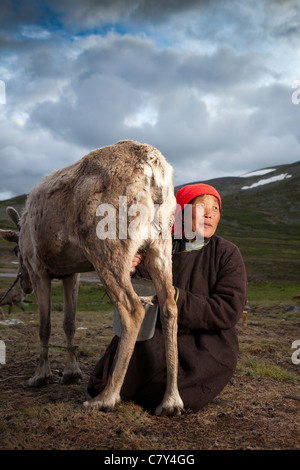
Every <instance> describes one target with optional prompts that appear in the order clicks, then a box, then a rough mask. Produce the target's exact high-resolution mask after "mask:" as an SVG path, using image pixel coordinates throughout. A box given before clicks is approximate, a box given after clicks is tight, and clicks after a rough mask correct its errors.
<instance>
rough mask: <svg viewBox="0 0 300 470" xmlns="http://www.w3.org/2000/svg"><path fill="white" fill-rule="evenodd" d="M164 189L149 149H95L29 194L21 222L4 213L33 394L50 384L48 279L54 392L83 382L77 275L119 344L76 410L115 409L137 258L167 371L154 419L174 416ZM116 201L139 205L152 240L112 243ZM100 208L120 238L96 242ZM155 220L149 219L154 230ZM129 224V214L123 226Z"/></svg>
mask: <svg viewBox="0 0 300 470" xmlns="http://www.w3.org/2000/svg"><path fill="white" fill-rule="evenodd" d="M172 179H173V170H172V167H171V166H170V165H169V164H168V163H167V161H166V160H165V158H164V157H163V155H162V154H161V153H160V152H159V151H158V150H157V149H156V148H154V147H152V146H150V145H147V144H140V143H138V142H134V141H129V140H125V141H120V142H118V143H117V144H114V145H111V146H107V147H102V148H99V149H96V150H94V151H92V152H90V153H89V154H88V155H86V156H84V157H83V158H82V159H80V160H79V161H77V162H76V163H74V164H72V165H70V166H67V167H66V168H64V169H62V170H56V171H54V172H53V173H51V174H50V175H48V176H46V177H45V178H44V179H43V180H42V181H41V182H40V183H39V184H38V185H37V186H36V187H35V188H33V189H32V190H31V191H30V193H29V195H28V198H27V201H26V206H25V209H24V211H23V213H22V216H21V218H19V216H18V214H17V213H16V212H15V211H12V210H11V209H10V212H14V215H13V217H14V219H15V222H16V225H17V226H18V228H19V235H18V234H17V233H16V232H11V231H1V232H0V235H1V236H2V237H3V238H6V239H10V240H11V241H16V238H18V246H19V250H20V253H19V263H20V273H21V282H22V283H23V288H24V289H27V290H30V287H28V282H29V281H30V283H31V284H32V288H33V290H34V293H35V296H36V298H37V302H38V306H39V312H40V359H39V364H38V367H37V369H36V372H35V374H34V376H33V377H31V378H29V379H28V380H27V382H26V385H28V386H40V385H43V384H46V383H48V382H51V380H52V374H51V370H50V366H49V363H48V345H49V337H50V329H51V326H50V324H51V322H50V316H51V303H50V297H51V280H52V279H54V278H55V279H62V282H63V288H64V322H63V328H64V332H65V336H66V342H67V362H66V366H65V369H64V372H63V377H62V383H64V384H69V383H78V382H80V380H81V378H82V375H81V371H80V368H79V365H78V363H77V361H76V357H75V352H74V333H75V312H76V301H77V294H78V287H79V278H80V273H81V272H88V271H94V270H95V271H96V272H97V275H98V276H99V279H100V281H101V283H102V284H103V286H104V287H105V289H106V292H107V293H108V295H109V297H110V298H111V299H112V301H113V302H114V304H115V306H116V308H117V310H118V313H119V316H120V323H121V335H120V341H119V345H118V349H117V352H116V357H115V360H114V363H113V366H112V370H111V373H110V376H109V379H108V382H107V385H106V387H105V388H104V390H103V391H102V392H101V393H100V394H99V395H98V396H96V397H94V398H93V399H91V400H88V401H86V402H84V403H83V406H84V408H87V409H89V408H96V409H101V410H105V411H107V410H112V409H113V408H114V406H115V405H116V404H117V403H118V402H120V400H121V398H120V390H121V386H122V384H123V381H124V378H125V374H126V371H127V368H128V364H129V361H130V358H131V355H132V352H133V349H134V346H135V342H136V338H137V335H138V332H139V329H140V326H141V323H142V321H143V318H144V315H145V311H144V307H143V306H142V304H141V302H140V300H139V298H138V296H137V294H136V293H135V291H134V289H133V287H132V283H131V276H130V272H131V267H132V259H133V257H134V255H135V254H136V253H137V252H139V251H144V252H145V253H146V254H145V260H144V262H145V265H146V267H147V269H148V271H149V273H150V276H151V278H152V280H153V283H154V286H155V289H156V294H157V298H158V302H159V305H160V316H161V321H162V326H163V332H164V337H165V349H166V363H167V383H166V389H165V394H164V397H163V400H162V403H161V404H160V405H159V406H158V407H157V409H156V411H155V413H156V414H157V415H162V414H167V415H179V414H180V413H181V411H182V410H183V402H182V400H181V397H180V395H179V392H178V387H177V372H178V356H177V306H176V303H175V300H174V297H173V294H172V266H171V249H172V246H171V244H172V242H171V236H164V234H163V224H162V222H161V220H162V218H163V219H164V220H168V226H169V228H170V227H171V225H172V222H173V214H174V210H175V205H176V200H175V197H174V188H173V182H172ZM120 197H126V198H127V199H126V201H127V205H128V206H129V207H134V205H135V204H138V205H142V207H145V208H147V209H148V214H149V217H148V222H150V224H151V226H152V228H153V227H154V228H155V229H156V231H155V230H154V234H153V231H151V230H149V231H148V233H147V234H144V236H143V237H128V236H127V237H125V236H124V234H123V235H122V237H120V231H123V232H124V226H123V227H122V226H121V222H120V221H121V214H120V204H119V202H120ZM103 207H104V208H105V207H113V208H114V209H115V214H116V228H117V229H118V230H119V231H118V234H119V236H116V237H109V236H107V237H106V236H105V233H104V234H103V233H102V234H100V235H99V226H98V224H99V215H104V214H103V213H102V212H101V210H102V209H103ZM99 208H100V209H99ZM105 213H107V212H105ZM153 214H156V218H155V220H154V215H153ZM123 215H124V214H123ZM11 216H12V214H11ZM133 219H134V217H133V216H132V214H131V216H130V217H128V220H127V224H128V225H129V223H130V222H131V221H132V220H133ZM101 220H102V221H103V219H101ZM126 227H127V226H126ZM9 232H10V233H9ZM169 233H170V232H169Z"/></svg>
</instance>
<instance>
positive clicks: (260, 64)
mask: <svg viewBox="0 0 300 470" xmlns="http://www.w3.org/2000/svg"><path fill="white" fill-rule="evenodd" d="M299 24H300V6H299V1H298V0H295V1H294V0H281V1H280V0H243V1H240V0H232V1H231V0H226V1H224V0H223V1H221V0H207V1H205V0H184V1H182V0H164V1H161V0H109V1H108V0H105V1H103V0H100V1H99V0H85V1H80V0H45V1H39V0H1V4H0V199H6V198H8V197H11V196H13V195H19V194H23V193H26V192H28V191H29V190H30V188H31V187H32V186H34V185H35V184H36V183H37V182H39V181H40V179H41V178H42V177H43V176H44V175H45V174H48V173H50V172H51V171H53V170H54V169H57V168H62V167H64V166H66V165H68V164H70V163H73V162H74V161H76V160H78V159H79V158H81V157H82V156H83V155H85V154H86V153H88V152H89V151H90V150H92V149H94V148H97V147H102V146H104V145H110V144H112V143H114V142H117V141H118V140H122V139H133V140H138V141H140V142H147V143H149V144H152V145H154V146H156V147H157V148H158V149H159V150H160V151H161V152H162V153H163V154H164V155H165V157H166V158H167V159H168V161H169V162H170V163H171V164H172V165H173V167H174V184H175V185H178V184H183V183H188V182H193V181H201V180H202V181H204V180H207V179H210V178H215V177H221V176H232V175H233V176H239V175H241V174H243V173H246V172H248V171H251V170H255V169H258V168H263V167H268V166H273V165H276V164H282V163H292V162H295V161H299V160H300V126H299V118H300V104H297V102H298V101H300V70H299V64H300V29H299ZM293 87H294V88H293ZM293 97H294V99H292V98H293ZM293 101H294V103H293Z"/></svg>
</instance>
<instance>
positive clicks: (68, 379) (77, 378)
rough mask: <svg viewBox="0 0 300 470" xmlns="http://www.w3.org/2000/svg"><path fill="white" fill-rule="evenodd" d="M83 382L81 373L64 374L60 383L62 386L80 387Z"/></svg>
mask: <svg viewBox="0 0 300 470" xmlns="http://www.w3.org/2000/svg"><path fill="white" fill-rule="evenodd" d="M81 381H82V374H81V372H76V373H73V372H64V373H63V376H62V377H61V379H60V381H59V383H60V384H62V385H72V384H74V385H79V384H80V383H81Z"/></svg>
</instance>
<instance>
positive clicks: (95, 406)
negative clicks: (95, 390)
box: [82, 395, 121, 412]
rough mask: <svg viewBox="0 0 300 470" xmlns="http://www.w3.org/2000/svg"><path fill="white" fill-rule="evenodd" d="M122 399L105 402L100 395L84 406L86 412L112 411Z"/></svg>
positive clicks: (86, 402)
mask: <svg viewBox="0 0 300 470" xmlns="http://www.w3.org/2000/svg"><path fill="white" fill-rule="evenodd" d="M120 401H121V400H120V399H116V400H113V399H110V400H104V399H101V397H100V396H99V395H98V396H97V397H94V398H92V399H91V400H88V401H85V402H84V403H83V404H82V406H83V408H84V409H85V410H101V411H105V412H108V411H112V410H113V409H114V407H115V406H116V405H117V404H118V403H119V402H120Z"/></svg>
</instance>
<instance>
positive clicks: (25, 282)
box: [0, 207, 32, 295]
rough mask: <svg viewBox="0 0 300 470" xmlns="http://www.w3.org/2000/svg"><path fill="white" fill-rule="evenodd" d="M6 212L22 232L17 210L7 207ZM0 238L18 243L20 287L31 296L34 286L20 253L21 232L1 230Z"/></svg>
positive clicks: (15, 249)
mask: <svg viewBox="0 0 300 470" xmlns="http://www.w3.org/2000/svg"><path fill="white" fill-rule="evenodd" d="M6 212H7V214H8V216H9V217H10V218H11V220H12V221H13V222H14V223H15V225H16V226H17V228H18V230H20V228H21V227H20V216H19V214H18V212H17V211H16V209H14V208H13V207H7V208H6ZM0 237H2V238H3V239H4V240H7V241H8V242H12V243H16V246H15V247H14V252H15V254H16V256H17V257H18V259H19V272H18V277H19V279H20V286H21V289H22V291H23V292H24V294H26V295H27V294H30V293H31V292H32V285H31V281H30V277H29V274H28V271H27V268H26V266H25V265H24V263H23V258H22V253H21V252H20V248H19V232H15V231H14V230H1V229H0Z"/></svg>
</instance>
